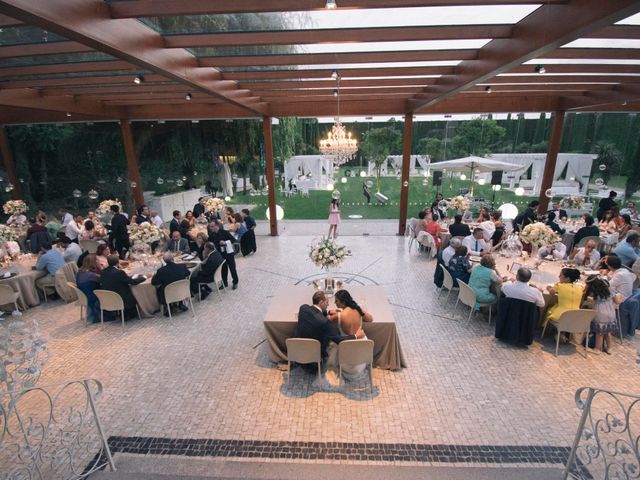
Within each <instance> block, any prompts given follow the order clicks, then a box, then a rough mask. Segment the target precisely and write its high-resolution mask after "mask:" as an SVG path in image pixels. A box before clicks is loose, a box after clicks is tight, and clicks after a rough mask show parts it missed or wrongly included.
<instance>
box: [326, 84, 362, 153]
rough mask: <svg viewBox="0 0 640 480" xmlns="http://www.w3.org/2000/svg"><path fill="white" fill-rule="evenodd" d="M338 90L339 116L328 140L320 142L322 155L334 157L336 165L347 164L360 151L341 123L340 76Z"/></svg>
mask: <svg viewBox="0 0 640 480" xmlns="http://www.w3.org/2000/svg"><path fill="white" fill-rule="evenodd" d="M337 80H338V89H337V90H336V91H335V92H334V93H335V94H336V96H337V97H338V116H337V117H336V118H335V122H334V124H333V127H331V130H330V131H329V133H328V134H327V138H323V139H321V140H320V153H322V154H323V155H326V156H328V157H333V161H334V163H335V164H336V165H342V164H343V163H347V162H348V161H349V160H351V159H352V158H353V156H354V155H355V153H356V152H357V151H358V141H357V140H356V139H355V138H351V132H347V129H346V128H344V125H342V122H341V121H340V77H339V76H338V79H337Z"/></svg>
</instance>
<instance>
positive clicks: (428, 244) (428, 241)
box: [416, 232, 438, 258]
mask: <svg viewBox="0 0 640 480" xmlns="http://www.w3.org/2000/svg"><path fill="white" fill-rule="evenodd" d="M419 237H420V238H418V239H417V240H416V241H417V243H418V245H419V246H422V247H424V249H425V251H426V252H428V254H429V258H434V257H435V256H436V254H437V253H438V249H437V248H436V241H435V240H434V238H433V235H431V234H430V233H429V232H424V235H419Z"/></svg>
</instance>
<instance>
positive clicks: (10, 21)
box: [0, 13, 22, 28]
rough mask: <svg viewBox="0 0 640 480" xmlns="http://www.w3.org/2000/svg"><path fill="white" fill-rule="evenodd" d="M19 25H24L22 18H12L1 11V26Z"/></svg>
mask: <svg viewBox="0 0 640 480" xmlns="http://www.w3.org/2000/svg"><path fill="white" fill-rule="evenodd" d="M18 25H22V22H21V21H20V20H16V19H15V18H11V17H8V16H6V15H3V14H2V13H0V28H5V27H16V26H18Z"/></svg>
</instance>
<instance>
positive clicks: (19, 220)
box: [7, 213, 27, 225]
mask: <svg viewBox="0 0 640 480" xmlns="http://www.w3.org/2000/svg"><path fill="white" fill-rule="evenodd" d="M13 223H15V224H16V225H24V224H25V223H27V217H25V216H24V215H23V214H21V213H18V214H13V215H11V216H10V217H9V219H8V220H7V225H11V224H13Z"/></svg>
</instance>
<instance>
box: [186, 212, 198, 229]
mask: <svg viewBox="0 0 640 480" xmlns="http://www.w3.org/2000/svg"><path fill="white" fill-rule="evenodd" d="M184 219H185V220H186V221H187V222H189V228H192V227H195V226H196V217H194V216H193V211H191V210H187V213H185V214H184Z"/></svg>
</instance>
